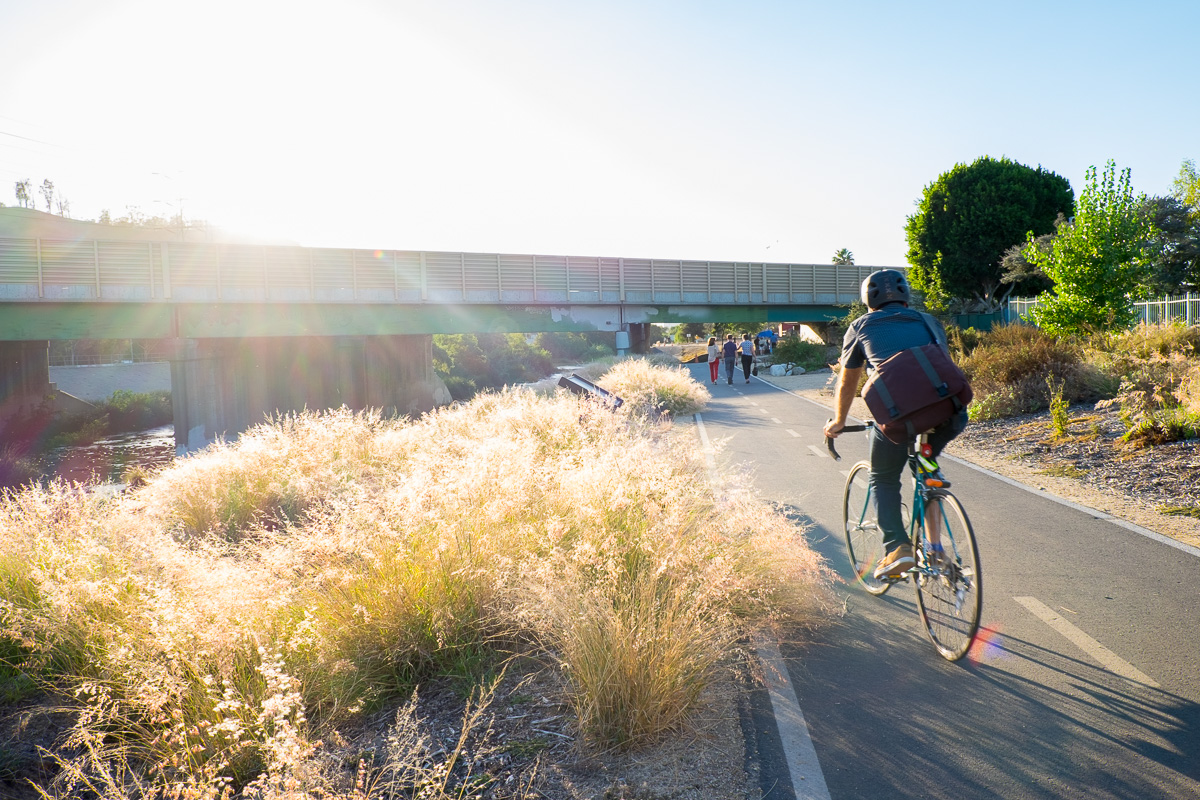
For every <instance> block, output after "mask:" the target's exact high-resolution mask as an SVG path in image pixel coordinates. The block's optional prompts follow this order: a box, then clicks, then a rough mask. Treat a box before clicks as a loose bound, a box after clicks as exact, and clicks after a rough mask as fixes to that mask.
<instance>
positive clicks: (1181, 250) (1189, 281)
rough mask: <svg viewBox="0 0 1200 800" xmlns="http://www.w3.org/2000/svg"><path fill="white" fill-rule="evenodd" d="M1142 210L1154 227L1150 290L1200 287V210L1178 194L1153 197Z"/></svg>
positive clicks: (1149, 251)
mask: <svg viewBox="0 0 1200 800" xmlns="http://www.w3.org/2000/svg"><path fill="white" fill-rule="evenodd" d="M1139 212H1140V213H1141V214H1142V215H1143V216H1144V217H1145V218H1146V220H1147V221H1148V222H1149V224H1150V225H1151V226H1152V227H1153V228H1154V232H1153V234H1152V235H1151V236H1150V239H1149V242H1148V246H1147V251H1146V261H1147V264H1146V266H1147V275H1146V278H1145V281H1146V287H1147V289H1148V290H1149V291H1150V292H1151V293H1153V294H1178V293H1182V292H1194V291H1197V290H1200V213H1197V210H1196V208H1195V207H1193V206H1191V205H1189V204H1188V203H1185V202H1183V201H1181V200H1180V199H1179V198H1178V197H1176V196H1167V197H1151V198H1150V199H1148V200H1146V201H1145V202H1144V203H1143V204H1142V205H1141V207H1140V208H1139Z"/></svg>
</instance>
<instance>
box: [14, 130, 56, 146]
mask: <svg viewBox="0 0 1200 800" xmlns="http://www.w3.org/2000/svg"><path fill="white" fill-rule="evenodd" d="M0 136H11V137H13V138H14V139H24V140H25V141H27V142H34V143H36V144H44V145H47V146H49V147H62V145H58V144H54V142H43V141H42V140H41V139H33V138H31V137H29V136H22V135H21V134H19V133H9V132H8V131H0Z"/></svg>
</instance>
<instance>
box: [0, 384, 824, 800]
mask: <svg viewBox="0 0 1200 800" xmlns="http://www.w3.org/2000/svg"><path fill="white" fill-rule="evenodd" d="M628 369H631V370H632V369H634V367H632V366H631V367H628ZM674 381H675V377H674V376H673V375H672V376H667V378H666V381H665V382H667V383H673V382H674ZM642 419H643V417H642V416H641V415H639V414H613V413H611V412H609V411H607V410H605V409H603V408H598V407H596V406H595V404H592V403H588V402H585V401H582V400H580V399H578V398H575V397H574V396H570V395H567V394H565V393H560V394H559V395H558V396H555V397H541V396H536V395H534V394H533V393H530V392H517V391H508V392H503V393H499V394H489V395H483V396H481V397H478V398H476V399H475V400H474V401H472V402H470V403H468V404H465V405H461V406H457V407H454V408H450V409H444V410H441V411H438V412H436V413H433V414H430V415H427V416H426V417H424V418H422V419H421V420H418V421H415V422H408V421H399V420H384V419H381V418H380V417H379V416H378V415H375V414H370V413H364V414H353V413H350V412H348V411H345V410H343V411H339V412H331V413H328V414H323V415H318V414H312V413H304V414H297V415H290V416H287V417H281V418H278V419H275V420H273V421H271V422H270V423H268V424H264V425H261V426H259V427H258V428H255V429H254V430H252V431H250V432H248V433H247V434H244V435H243V436H242V437H240V438H239V440H238V441H237V442H236V443H218V444H216V445H214V446H212V447H210V448H209V449H207V450H206V451H204V452H202V453H200V454H197V455H195V456H193V457H190V458H187V459H184V460H181V461H178V462H176V464H174V465H173V466H172V467H170V468H168V469H166V470H164V471H163V472H161V473H160V474H158V475H154V476H150V477H149V479H148V482H147V483H146V484H145V485H144V486H141V487H139V488H137V489H135V490H132V491H130V492H128V493H127V494H125V495H123V496H120V497H117V498H110V499H101V498H99V497H97V496H95V495H90V494H87V493H84V492H81V491H79V490H76V489H73V488H69V487H64V486H61V485H54V486H51V487H48V488H36V487H34V488H27V489H24V490H21V491H19V492H16V493H10V494H8V495H7V496H5V498H4V499H3V501H2V502H0V655H2V656H3V663H4V665H5V666H4V667H3V669H2V670H0V679H2V680H3V681H4V687H5V691H6V693H7V695H8V696H10V697H13V696H28V695H29V694H31V693H33V692H35V691H46V692H50V693H51V694H56V695H58V696H60V697H61V698H63V699H69V700H70V702H72V703H74V704H75V707H76V709H77V720H76V723H75V725H74V727H73V728H72V730H71V732H70V735H69V736H68V737H67V739H66V741H65V743H64V747H63V749H62V750H60V751H59V752H58V753H57V755H56V757H57V759H58V762H59V778H58V781H57V782H56V783H55V784H54V785H53V786H49V787H45V788H46V791H47V792H48V795H47V796H49V797H54V798H66V797H75V796H81V795H82V794H85V793H87V792H91V793H92V794H94V795H96V796H98V797H103V798H111V799H112V800H125V799H126V798H134V797H137V798H142V797H146V798H149V797H197V798H201V797H213V798H216V797H223V796H229V797H234V796H243V797H278V798H299V797H311V796H322V797H330V798H341V797H346V798H350V797H355V798H366V797H392V796H422V797H443V796H458V795H456V794H455V793H456V792H459V791H460V789H462V787H464V786H466V785H467V784H466V783H464V781H466V780H467V777H466V776H465V774H464V773H463V772H462V769H460V767H456V766H455V763H457V762H453V760H452V759H450V758H449V757H442V758H433V757H431V756H430V751H429V750H422V749H421V748H420V747H417V746H416V745H413V741H414V739H413V734H412V730H413V729H412V725H411V720H410V721H409V722H405V720H404V719H403V718H402V717H403V715H401V716H400V717H398V718H397V721H396V723H395V725H393V728H392V730H391V732H390V733H389V741H393V740H394V744H395V746H394V747H392V746H391V745H389V751H388V752H389V753H390V754H391V755H389V756H388V759H389V760H388V761H387V764H388V765H389V766H388V767H387V769H386V770H384V771H382V772H381V771H378V770H376V771H374V772H370V773H369V774H368V773H363V772H360V774H359V777H358V781H357V783H356V785H355V786H346V785H344V784H339V783H338V780H340V779H339V778H337V775H338V774H340V773H338V772H337V770H336V769H334V768H333V767H331V766H330V763H331V760H333V759H334V753H333V750H331V749H330V746H328V745H323V744H321V743H320V742H321V741H335V740H336V739H337V737H336V735H335V734H332V733H331V731H333V730H335V729H336V728H337V727H338V726H339V725H342V724H355V723H358V724H361V721H362V720H363V719H364V717H365V715H367V714H369V713H371V712H373V711H374V710H376V709H378V708H380V707H381V705H382V704H384V703H386V702H393V701H395V700H400V699H403V698H405V697H407V696H408V695H409V693H411V692H412V691H414V689H415V687H417V686H419V685H421V684H422V683H423V682H424V681H426V680H428V679H431V678H435V677H439V676H459V677H460V678H464V679H466V680H467V681H468V683H470V682H474V681H476V680H478V676H480V675H481V674H483V673H485V672H486V671H488V670H489V669H492V668H493V667H494V666H495V665H497V664H499V663H500V662H501V661H503V659H505V658H507V657H508V656H510V655H512V654H514V653H527V654H529V653H532V654H535V655H539V654H540V655H541V656H543V657H547V658H549V659H551V660H552V661H553V662H554V663H557V664H558V665H560V669H561V671H562V674H563V677H564V679H565V685H566V686H567V687H568V688H569V693H570V702H571V703H572V705H573V707H574V708H575V711H576V714H577V717H578V722H579V726H580V731H581V733H582V734H583V736H584V738H585V739H586V740H588V741H591V742H593V743H595V744H596V745H597V746H600V747H605V748H607V747H613V746H617V747H622V746H633V745H636V744H638V743H641V742H646V741H650V740H653V739H655V738H656V737H659V736H661V735H663V734H664V733H666V732H668V731H672V730H677V729H678V728H680V727H682V726H684V725H686V724H687V721H688V716H689V713H690V712H691V711H692V710H693V708H694V704H695V699H696V697H697V695H698V694H699V692H700V691H701V690H702V689H703V688H704V686H705V685H707V683H708V682H709V681H710V680H711V679H712V677H713V676H714V675H715V674H716V671H717V670H718V669H720V665H721V664H722V663H724V662H725V660H726V659H727V658H728V656H729V654H730V652H731V650H733V649H734V643H735V641H736V639H737V637H738V636H739V635H740V634H741V633H743V632H744V631H745V630H746V629H747V628H749V627H753V626H757V625H763V624H767V623H769V622H771V621H772V620H782V619H788V620H792V621H796V622H800V623H815V622H817V621H819V620H820V619H822V618H823V616H824V615H825V614H826V613H828V595H827V584H828V581H829V573H828V571H827V569H826V568H825V567H824V565H823V564H822V562H821V560H820V559H819V557H818V556H816V555H815V554H814V553H813V551H812V550H811V549H809V548H808V546H807V545H806V544H805V543H804V540H803V537H802V536H801V535H800V532H799V531H798V530H797V529H796V528H795V526H794V525H793V524H792V523H790V522H789V521H788V520H787V519H785V518H783V517H782V516H781V515H779V514H778V513H777V512H775V511H773V510H772V509H770V508H768V507H767V506H766V505H765V504H764V503H762V502H761V501H759V500H757V499H756V498H755V497H753V496H751V495H750V494H747V493H743V492H740V491H725V490H724V489H723V490H722V493H721V494H720V495H719V496H717V495H714V492H713V488H712V486H711V485H710V483H709V478H708V473H707V471H706V468H705V466H704V460H703V458H702V455H701V453H700V452H699V450H698V447H697V445H696V443H695V442H694V437H693V436H692V435H691V432H690V431H686V430H683V431H681V430H676V429H674V428H673V427H671V426H668V425H663V424H661V423H653V424H647V423H646V422H643V421H642ZM718 481H719V484H718V485H720V486H722V487H728V486H736V485H738V484H739V481H737V480H736V479H734V478H731V477H729V476H718ZM466 724H471V723H470V720H468V721H467V723H466ZM406 726H407V727H406ZM406 731H407V733H406ZM405 742H407V744H405ZM414 747H415V749H414ZM385 773H386V774H385ZM402 784H403V785H404V786H405V787H407V788H405V789H404V791H400V792H399V794H397V791H398V788H397V787H399V786H401V785H402ZM456 786H457V787H459V788H457V789H456V788H454V787H456ZM422 792H424V793H422ZM464 796H465V795H464Z"/></svg>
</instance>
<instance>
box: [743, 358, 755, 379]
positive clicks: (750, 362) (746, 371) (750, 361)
mask: <svg viewBox="0 0 1200 800" xmlns="http://www.w3.org/2000/svg"><path fill="white" fill-rule="evenodd" d="M752 366H754V356H748V355H746V354H745V353H742V374H743V375H745V376H746V380H750V368H751V367H752Z"/></svg>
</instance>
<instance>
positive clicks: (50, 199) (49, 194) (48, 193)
mask: <svg viewBox="0 0 1200 800" xmlns="http://www.w3.org/2000/svg"><path fill="white" fill-rule="evenodd" d="M38 191H40V192H41V193H42V197H43V198H45V200H46V213H47V214H53V213H54V181H52V180H50V179H49V178H45V179H44V180H43V181H42V185H41V188H39V189H38Z"/></svg>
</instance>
